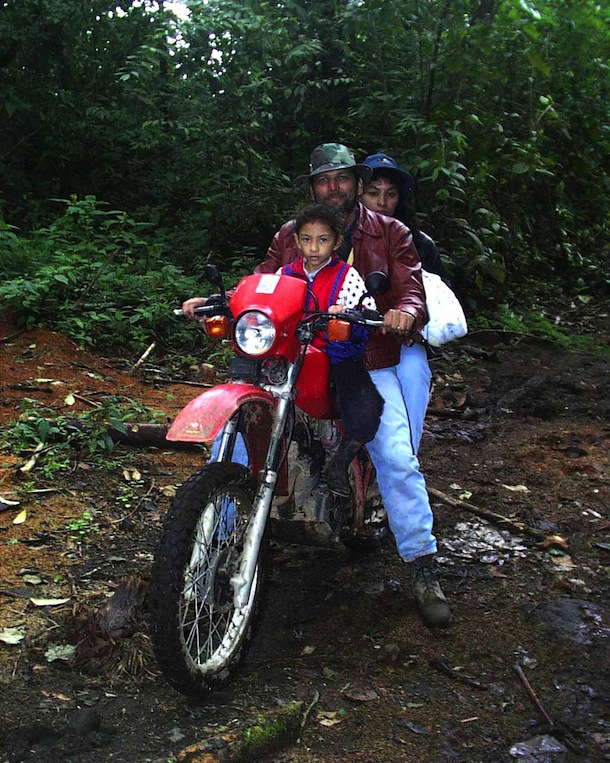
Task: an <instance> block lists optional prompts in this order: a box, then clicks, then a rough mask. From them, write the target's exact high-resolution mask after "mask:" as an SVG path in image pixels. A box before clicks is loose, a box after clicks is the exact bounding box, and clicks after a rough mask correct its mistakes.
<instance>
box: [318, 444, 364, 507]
mask: <svg viewBox="0 0 610 763" xmlns="http://www.w3.org/2000/svg"><path fill="white" fill-rule="evenodd" d="M361 447H362V444H361V443H359V442H357V441H356V440H352V439H351V438H349V437H342V438H341V441H340V443H339V446H338V448H337V451H336V453H335V454H334V455H333V456H332V457H331V458H330V459H329V462H328V464H327V466H326V478H327V480H328V487H329V488H330V491H331V493H334V494H335V495H340V496H343V497H344V498H348V497H349V496H350V495H351V487H350V484H349V466H350V464H351V463H352V461H353V460H354V459H355V458H356V456H357V455H358V452H359V450H360V448H361Z"/></svg>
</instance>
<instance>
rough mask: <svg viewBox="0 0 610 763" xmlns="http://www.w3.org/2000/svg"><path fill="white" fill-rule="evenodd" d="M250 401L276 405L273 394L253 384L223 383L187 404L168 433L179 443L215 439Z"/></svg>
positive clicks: (171, 438)
mask: <svg viewBox="0 0 610 763" xmlns="http://www.w3.org/2000/svg"><path fill="white" fill-rule="evenodd" d="M250 402H261V403H266V404H267V405H268V406H269V407H271V406H272V405H273V397H272V395H271V394H270V393H269V392H267V391H266V390H264V389H261V388H260V387H253V386H252V385H251V384H219V385H218V386H216V387H212V389H208V390H206V391H205V392H203V393H202V394H201V395H199V396H198V397H196V398H195V399H194V400H191V402H190V403H189V404H188V405H186V406H185V407H184V408H183V409H182V410H181V411H180V413H179V414H178V415H177V416H176V418H175V419H174V421H173V422H172V425H171V427H170V428H169V431H168V433H167V435H166V438H167V439H168V440H172V441H179V442H213V441H214V439H215V438H216V435H217V434H218V433H219V432H220V430H221V429H222V428H223V427H224V425H225V424H226V423H227V421H228V420H229V419H230V418H231V416H233V414H234V413H236V412H237V411H238V410H239V409H240V408H241V407H242V406H243V405H245V404H246V403H250Z"/></svg>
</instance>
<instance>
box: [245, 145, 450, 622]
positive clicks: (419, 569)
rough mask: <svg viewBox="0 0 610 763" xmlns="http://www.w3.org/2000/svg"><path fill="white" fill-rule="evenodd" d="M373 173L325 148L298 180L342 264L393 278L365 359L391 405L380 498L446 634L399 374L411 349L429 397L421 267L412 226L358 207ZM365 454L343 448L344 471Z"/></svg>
mask: <svg viewBox="0 0 610 763" xmlns="http://www.w3.org/2000/svg"><path fill="white" fill-rule="evenodd" d="M372 172H373V168H371V167H368V166H366V165H365V164H357V163H356V161H355V159H354V155H353V153H352V152H351V151H350V150H349V149H348V148H347V147H346V146H344V145H341V144H339V143H325V144H322V145H320V146H318V147H317V148H315V149H314V151H313V152H312V154H311V161H310V166H309V173H308V174H307V175H301V176H300V177H298V178H297V179H296V181H295V185H296V187H297V188H298V189H300V190H309V191H310V192H311V194H312V195H313V197H314V199H315V201H316V202H317V203H321V204H328V205H329V206H331V207H334V208H336V209H339V210H340V211H341V212H342V213H343V215H344V217H345V230H344V234H343V238H344V243H343V247H342V248H341V249H340V250H339V255H340V257H341V258H342V259H344V260H346V261H347V262H349V263H350V264H353V266H354V267H355V268H356V270H357V271H358V272H359V273H360V274H361V275H362V276H363V277H366V276H367V275H368V274H369V273H371V272H373V271H375V270H381V271H383V272H385V273H387V274H388V276H389V278H390V290H389V291H388V292H387V293H386V294H384V295H381V296H378V297H377V298H376V301H377V305H378V308H379V311H380V312H381V313H383V315H384V327H383V329H382V330H381V331H378V332H374V333H373V334H372V336H371V338H370V339H369V342H368V343H367V347H366V352H365V364H366V366H367V368H368V369H369V371H370V375H371V378H372V379H373V382H374V383H375V386H376V387H377V389H378V390H379V392H380V394H381V396H382V397H383V399H384V401H385V405H384V410H383V414H382V416H381V423H380V426H379V429H378V431H377V434H376V436H375V438H374V439H373V440H372V441H371V442H370V443H368V445H367V450H368V451H369V453H370V455H371V458H372V460H373V463H374V465H375V468H376V470H377V481H378V484H379V490H380V492H381V497H382V499H383V502H384V506H385V508H386V511H387V514H388V519H389V523H390V527H391V529H392V532H393V534H394V537H395V539H396V545H397V548H398V551H399V553H400V555H401V556H402V558H403V559H404V560H405V561H406V562H407V563H408V564H409V568H410V572H411V581H412V588H413V594H414V597H415V600H416V602H417V606H418V609H419V612H420V614H421V617H422V619H423V621H424V622H425V623H426V625H428V626H431V627H446V626H447V625H448V624H449V621H450V619H451V612H450V609H449V605H448V604H447V600H446V598H445V596H444V594H443V592H442V590H441V587H440V585H439V583H438V580H437V578H436V572H435V567H434V555H435V553H436V539H435V537H434V535H433V534H432V524H433V518H432V510H431V508H430V502H429V499H428V494H427V492H426V484H425V481H424V477H423V475H422V473H421V472H420V469H419V462H418V459H417V455H416V454H417V444H416V442H415V439H416V438H417V433H416V432H413V431H412V429H411V425H410V422H409V412H408V410H407V405H406V403H405V394H404V392H403V384H406V383H407V382H406V380H405V379H404V378H401V375H400V374H399V373H398V365H399V363H400V360H401V352H402V349H401V348H402V347H403V346H404V347H405V348H407V349H406V350H405V351H406V352H410V353H413V363H412V364H411V365H412V366H415V365H417V364H418V363H419V365H421V366H422V368H421V369H419V371H418V372H417V373H416V374H415V375H414V379H415V382H414V383H416V384H422V383H424V384H425V385H426V395H427V390H428V383H429V369H428V365H427V359H426V355H425V352H424V350H423V348H422V346H421V344H419V343H418V342H417V339H418V335H419V331H420V330H421V329H422V327H423V326H424V324H425V323H426V320H427V313H426V305H425V295H424V290H423V285H422V279H421V263H420V260H419V256H418V254H417V250H416V249H415V247H414V245H413V241H412V237H411V233H410V231H409V229H408V228H407V227H406V226H405V225H403V224H402V223H401V222H400V221H399V220H396V219H391V218H388V217H384V216H383V215H380V214H378V213H376V212H372V211H370V210H369V209H367V208H366V207H365V206H364V205H363V204H361V203H360V202H359V201H358V196H359V194H361V193H362V191H363V188H364V184H365V183H367V182H368V181H369V180H370V178H371V175H372ZM293 232H294V220H291V221H290V222H288V223H286V224H285V225H283V226H282V228H281V229H280V230H279V231H278V232H277V233H276V234H275V236H274V238H273V241H272V243H271V246H270V247H269V250H268V252H267V256H266V258H265V260H264V262H263V263H261V265H259V266H258V267H257V268H256V269H255V270H256V272H259V273H275V272H276V271H277V270H278V268H279V267H281V266H283V265H286V264H288V263H290V262H292V261H293V260H295V259H296V258H297V257H298V254H299V252H298V249H297V247H296V243H295V239H294V235H293ZM411 348H414V349H411ZM418 359H419V360H418ZM409 383H412V382H411V381H410V382H409ZM359 447H360V446H359V444H354V443H349V442H348V443H344V447H343V455H344V460H345V462H346V463H345V466H347V465H348V464H349V462H350V461H351V460H352V459H353V458H354V457H355V455H356V452H357V450H358V449H359ZM330 476H331V478H332V476H333V475H332V474H331V475H330Z"/></svg>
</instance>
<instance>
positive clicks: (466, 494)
mask: <svg viewBox="0 0 610 763" xmlns="http://www.w3.org/2000/svg"><path fill="white" fill-rule="evenodd" d="M458 498H459V499H460V501H467V500H468V499H469V498H472V493H471V492H470V490H464V491H463V492H462V493H460V494H459V496H458Z"/></svg>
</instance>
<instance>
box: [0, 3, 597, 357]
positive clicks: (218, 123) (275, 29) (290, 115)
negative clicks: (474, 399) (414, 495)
mask: <svg viewBox="0 0 610 763" xmlns="http://www.w3.org/2000/svg"><path fill="white" fill-rule="evenodd" d="M609 17H610V6H608V4H607V3H604V4H602V3H601V2H595V0H276V1H275V2H271V1H270V0H186V2H185V3H184V4H177V3H176V4H170V3H164V2H163V0H160V2H159V3H157V2H150V0H119V2H115V3H112V4H110V5H109V4H108V3H106V2H100V1H99V0H3V2H2V4H1V6H0V87H1V92H2V101H1V103H0V113H1V114H2V117H1V119H0V157H1V161H0V276H1V278H0V300H1V301H2V304H4V305H5V306H9V307H11V308H12V309H13V311H14V312H15V313H16V314H17V315H18V317H19V318H20V320H22V321H24V322H28V323H29V324H30V325H33V324H36V323H44V324H47V325H51V326H53V327H55V328H59V329H60V330H62V331H65V332H67V333H69V334H70V335H71V336H74V337H75V338H76V339H78V340H79V341H81V342H84V343H89V344H92V343H96V344H98V345H100V346H102V345H110V346H113V345H114V346H116V345H117V344H120V345H121V346H123V347H125V348H127V347H129V348H130V349H131V350H133V351H136V352H137V351H141V350H142V349H144V347H146V346H147V343H149V342H150V341H152V340H153V339H156V340H157V341H160V342H161V343H162V344H163V343H169V342H172V343H173V344H176V343H179V342H180V341H181V338H185V337H187V336H189V335H190V336H192V333H190V334H189V332H188V331H187V330H186V329H185V327H184V326H178V325H177V322H176V321H174V320H173V319H172V318H171V317H170V313H171V310H170V308H171V307H173V306H175V304H176V303H177V302H179V301H180V300H181V299H182V298H184V297H185V296H189V295H190V296H192V295H193V294H195V293H207V292H206V291H205V290H206V289H207V288H208V287H207V286H205V285H204V284H203V279H202V269H203V265H204V264H205V263H206V262H207V261H210V260H213V261H215V262H217V263H219V264H220V265H221V267H222V268H223V269H224V270H225V272H226V274H227V276H226V277H227V283H228V284H230V283H233V282H234V281H235V280H236V279H237V277H238V275H240V274H242V273H244V272H247V271H248V270H249V269H250V268H251V267H252V266H253V265H254V264H255V263H256V262H258V261H259V260H260V259H261V258H262V256H263V254H264V251H265V249H266V247H267V245H268V243H269V241H270V239H271V236H272V235H273V232H274V231H275V230H276V229H277V227H278V226H279V225H280V224H281V223H282V222H283V221H284V220H285V219H287V218H288V217H289V216H290V215H291V213H292V211H293V210H294V208H295V206H297V205H298V204H299V203H300V201H301V200H300V199H299V198H298V196H297V195H296V194H295V193H294V192H293V190H292V184H291V180H292V179H293V178H294V177H295V176H296V175H298V174H301V173H303V172H304V171H306V168H307V164H308V158H309V153H310V151H311V149H312V148H313V147H314V146H315V145H317V144H318V143H321V142H325V141H340V142H343V143H347V144H348V145H350V146H351V147H352V148H353V149H354V151H355V152H356V156H357V158H363V157H364V156H365V155H366V154H368V153H371V152H374V151H386V152H388V153H391V154H393V155H394V156H396V157H397V158H398V159H399V160H400V162H401V164H402V165H403V166H404V167H407V168H408V169H409V170H410V171H411V172H412V174H413V175H414V176H415V178H416V181H417V187H416V204H417V209H418V214H419V220H420V223H421V227H422V228H423V230H425V231H427V232H428V233H430V235H432V236H433V237H434V238H435V239H436V241H437V242H438V244H439V246H440V248H441V251H442V252H443V255H444V256H445V258H446V263H447V266H448V269H449V271H450V273H451V275H452V278H453V279H454V283H455V285H456V289H457V290H458V292H459V294H460V296H461V297H462V299H463V301H464V303H465V305H466V307H467V312H468V314H469V316H470V317H471V320H472V319H474V318H475V317H478V319H479V320H480V321H486V322H487V324H492V325H517V324H519V325H523V323H522V322H525V325H527V326H529V327H532V326H534V327H537V328H538V329H539V330H544V329H545V327H546V328H548V329H549V330H551V329H552V328H553V316H554V315H555V312H554V311H555V310H556V307H557V304H561V303H562V302H563V303H565V302H566V300H567V301H568V302H569V301H572V300H581V301H587V300H591V299H596V298H597V297H598V296H599V295H600V294H601V293H602V290H603V289H604V287H605V286H606V285H607V280H606V279H607V272H608V268H607V260H608V251H609V239H608V209H609V208H610V182H609V179H608V173H607V170H608V155H609V151H608V148H609V145H610V132H609V123H608V110H609V104H610V87H609V77H608V68H609V63H608V62H609V61H610V32H609V31H608V30H609V26H608V20H609ZM541 327H542V328H541Z"/></svg>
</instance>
